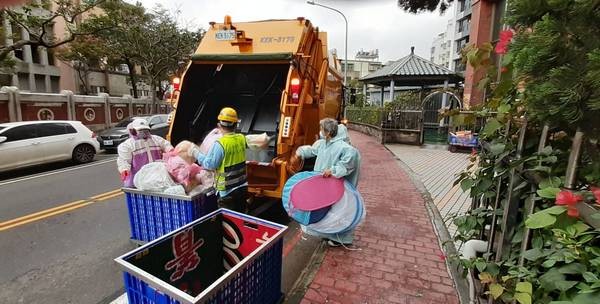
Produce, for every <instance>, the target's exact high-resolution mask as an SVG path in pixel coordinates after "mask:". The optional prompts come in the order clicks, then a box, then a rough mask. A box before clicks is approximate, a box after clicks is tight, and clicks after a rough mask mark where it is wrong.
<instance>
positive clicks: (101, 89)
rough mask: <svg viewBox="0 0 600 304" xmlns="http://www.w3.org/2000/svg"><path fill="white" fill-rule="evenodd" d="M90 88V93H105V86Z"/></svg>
mask: <svg viewBox="0 0 600 304" xmlns="http://www.w3.org/2000/svg"><path fill="white" fill-rule="evenodd" d="M90 89H91V93H92V94H99V93H106V87H101V86H91V87H90Z"/></svg>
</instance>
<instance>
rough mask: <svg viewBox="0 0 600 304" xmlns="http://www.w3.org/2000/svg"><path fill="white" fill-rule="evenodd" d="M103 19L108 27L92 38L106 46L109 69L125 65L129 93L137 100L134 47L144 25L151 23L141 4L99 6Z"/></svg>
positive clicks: (114, 3)
mask: <svg viewBox="0 0 600 304" xmlns="http://www.w3.org/2000/svg"><path fill="white" fill-rule="evenodd" d="M101 7H102V10H103V18H104V19H105V22H106V23H107V24H110V25H111V27H110V29H108V30H105V31H102V32H99V33H98V34H97V35H96V36H97V37H98V38H99V39H102V41H103V43H104V44H105V45H106V50H107V52H109V53H110V54H108V53H107V56H108V57H109V64H110V65H113V66H114V65H118V64H125V65H127V67H128V70H129V81H130V82H131V87H132V89H133V97H134V98H138V97H139V96H138V90H137V84H138V78H139V77H138V75H137V74H136V65H138V64H139V61H141V60H142V58H141V57H140V56H141V55H140V53H139V47H138V45H137V44H138V43H139V41H140V38H142V35H144V32H143V29H144V27H145V25H146V24H147V23H148V22H150V21H151V19H152V15H151V14H147V13H146V9H145V8H144V7H143V6H142V5H141V3H139V2H138V3H136V4H135V5H132V4H128V3H125V2H123V1H110V2H106V3H104V4H102V6H101Z"/></svg>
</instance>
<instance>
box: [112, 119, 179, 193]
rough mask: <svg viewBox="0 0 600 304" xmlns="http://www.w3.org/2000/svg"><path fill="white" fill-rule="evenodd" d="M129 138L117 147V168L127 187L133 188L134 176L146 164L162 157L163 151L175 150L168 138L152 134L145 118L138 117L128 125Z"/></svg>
mask: <svg viewBox="0 0 600 304" xmlns="http://www.w3.org/2000/svg"><path fill="white" fill-rule="evenodd" d="M127 131H129V139H127V140H126V141H124V142H123V143H121V144H120V145H119V147H118V148H117V150H118V154H119V156H118V157H117V168H118V170H119V174H121V180H122V181H123V185H124V186H125V187H129V188H132V187H134V185H133V177H134V176H135V174H136V173H137V172H138V171H139V170H140V169H141V168H142V167H143V166H144V165H146V164H148V163H151V162H154V161H157V160H160V159H162V157H163V153H165V152H169V151H171V150H173V146H172V145H171V143H169V142H168V141H167V140H166V139H164V138H162V137H160V136H158V135H152V134H150V127H149V126H148V122H147V121H146V120H145V119H142V118H138V119H135V120H133V121H132V122H131V123H130V124H129V125H127Z"/></svg>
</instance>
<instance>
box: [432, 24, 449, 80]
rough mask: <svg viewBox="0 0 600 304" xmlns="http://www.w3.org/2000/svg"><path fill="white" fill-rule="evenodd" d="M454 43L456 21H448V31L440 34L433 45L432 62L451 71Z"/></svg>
mask: <svg viewBox="0 0 600 304" xmlns="http://www.w3.org/2000/svg"><path fill="white" fill-rule="evenodd" d="M453 42H454V20H453V19H451V20H448V24H447V25H446V31H444V32H443V33H439V34H438V35H437V36H436V37H435V38H434V39H433V43H432V44H431V58H430V60H431V62H433V63H435V64H437V65H441V66H443V67H445V68H447V69H450V67H451V63H452V59H453V58H452V55H453V52H452V45H453Z"/></svg>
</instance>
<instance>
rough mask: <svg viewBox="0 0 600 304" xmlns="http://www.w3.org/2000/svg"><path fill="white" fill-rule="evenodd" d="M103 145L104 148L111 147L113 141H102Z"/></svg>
mask: <svg viewBox="0 0 600 304" xmlns="http://www.w3.org/2000/svg"><path fill="white" fill-rule="evenodd" d="M104 145H105V146H112V145H113V141H112V140H105V141H104Z"/></svg>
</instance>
